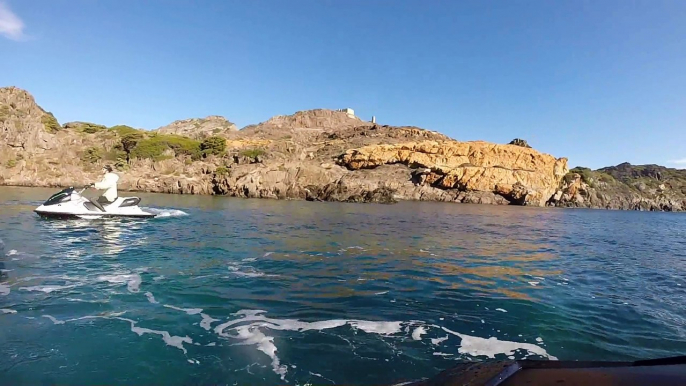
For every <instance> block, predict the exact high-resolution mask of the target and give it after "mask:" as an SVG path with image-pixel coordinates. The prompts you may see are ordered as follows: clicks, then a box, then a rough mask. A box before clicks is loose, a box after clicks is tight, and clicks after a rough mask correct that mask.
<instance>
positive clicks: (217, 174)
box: [0, 87, 686, 211]
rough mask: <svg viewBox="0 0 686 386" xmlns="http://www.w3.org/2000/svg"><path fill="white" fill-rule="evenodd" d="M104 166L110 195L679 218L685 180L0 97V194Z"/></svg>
mask: <svg viewBox="0 0 686 386" xmlns="http://www.w3.org/2000/svg"><path fill="white" fill-rule="evenodd" d="M103 164H113V165H116V167H117V168H118V169H119V170H120V172H121V173H120V175H121V177H122V178H121V180H120V189H121V190H122V191H139V192H155V193H173V194H203V195H226V196H233V197H246V198H272V199H301V200H311V201H344V202H380V203H394V202H397V201H401V200H417V201H443V202H460V203H478V204H492V205H529V206H556V207H588V208H605V209H629V210H661V211H682V210H685V209H686V171H684V170H676V169H667V168H663V167H660V166H655V165H648V166H632V165H628V164H622V165H619V166H617V167H613V168H605V169H601V170H599V171H591V170H588V169H583V168H577V169H573V170H572V171H571V172H570V171H569V170H568V167H567V159H566V158H563V157H562V158H556V157H553V156H551V155H548V154H543V153H540V152H538V151H536V150H534V149H532V148H531V147H530V146H529V145H528V144H527V143H526V141H523V140H521V139H516V140H514V141H512V142H511V143H509V144H493V143H488V142H482V141H473V142H460V141H456V140H453V139H451V138H449V137H447V136H445V135H443V134H440V133H437V132H434V131H429V130H424V129H420V128H417V127H393V126H385V125H377V124H375V123H371V122H367V121H363V120H361V119H359V118H357V117H355V116H354V115H351V114H349V113H346V112H344V111H334V110H323V109H321V110H310V111H301V112H297V113H295V114H293V115H288V116H276V117H273V118H271V119H269V120H268V121H266V122H262V123H260V124H257V125H250V126H247V127H245V128H243V129H241V130H238V129H237V128H236V126H235V125H234V124H233V123H231V122H229V121H228V120H226V119H225V118H223V117H219V116H210V117H207V118H203V119H197V118H196V119H186V120H181V121H176V122H173V123H172V124H170V125H167V126H164V127H161V128H159V129H156V130H139V129H134V128H131V127H129V126H124V125H119V126H114V127H105V126H103V125H98V124H93V123H88V122H69V123H66V124H64V125H60V124H59V123H58V122H57V120H56V118H55V117H54V116H53V115H52V114H51V113H48V112H46V111H45V110H43V109H42V108H41V107H40V106H38V105H37V104H36V102H35V100H34V98H33V96H31V95H30V94H29V93H28V92H26V91H24V90H21V89H18V88H15V87H5V88H0V185H6V186H33V187H64V186H79V185H84V184H86V183H88V182H90V181H93V180H96V179H98V178H99V170H100V168H101V166H102V165H103Z"/></svg>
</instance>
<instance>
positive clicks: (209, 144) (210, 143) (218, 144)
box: [200, 137, 226, 155]
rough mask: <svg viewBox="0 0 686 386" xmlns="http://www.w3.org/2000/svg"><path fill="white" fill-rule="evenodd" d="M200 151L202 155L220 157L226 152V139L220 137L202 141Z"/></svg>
mask: <svg viewBox="0 0 686 386" xmlns="http://www.w3.org/2000/svg"><path fill="white" fill-rule="evenodd" d="M200 150H201V151H202V153H203V155H220V154H224V152H225V151H226V139H225V138H222V137H209V138H207V139H205V140H204V141H202V143H201V144H200Z"/></svg>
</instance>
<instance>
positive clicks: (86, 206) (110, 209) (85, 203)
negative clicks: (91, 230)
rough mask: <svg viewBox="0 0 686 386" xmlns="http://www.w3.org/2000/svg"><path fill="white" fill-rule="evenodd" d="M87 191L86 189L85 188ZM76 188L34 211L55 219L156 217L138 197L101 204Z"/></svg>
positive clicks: (54, 197)
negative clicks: (144, 208)
mask: <svg viewBox="0 0 686 386" xmlns="http://www.w3.org/2000/svg"><path fill="white" fill-rule="evenodd" d="M84 190H85V188H84ZM81 192H83V190H82V191H80V192H77V191H75V190H74V188H67V189H64V190H62V191H60V192H58V193H56V194H54V195H52V196H51V197H50V198H49V199H48V200H47V201H45V202H44V203H43V204H42V205H41V206H39V207H38V208H36V209H34V212H36V213H37V214H38V215H39V216H41V217H44V218H55V219H100V218H119V217H121V218H139V219H145V218H153V217H155V216H156V215H155V214H153V213H149V212H146V211H144V210H142V209H141V208H140V207H139V206H138V204H139V203H140V201H141V199H140V198H138V197H118V198H117V199H116V200H115V201H114V202H111V203H108V204H104V205H103V204H101V203H99V202H97V201H93V200H90V199H88V198H86V197H84V196H82V195H81Z"/></svg>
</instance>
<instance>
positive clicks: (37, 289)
mask: <svg viewBox="0 0 686 386" xmlns="http://www.w3.org/2000/svg"><path fill="white" fill-rule="evenodd" d="M79 285H80V284H74V285H36V286H32V287H19V290H20V291H29V292H45V293H46V294H49V293H51V292H55V291H61V290H64V289H70V288H74V287H78V286H79Z"/></svg>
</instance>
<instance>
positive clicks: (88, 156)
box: [81, 147, 103, 164]
mask: <svg viewBox="0 0 686 386" xmlns="http://www.w3.org/2000/svg"><path fill="white" fill-rule="evenodd" d="M102 158H103V152H102V149H100V148H97V147H88V148H86V150H84V151H83V154H82V155H81V160H82V161H83V162H86V163H90V164H94V163H97V162H98V161H100V160H101V159H102Z"/></svg>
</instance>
